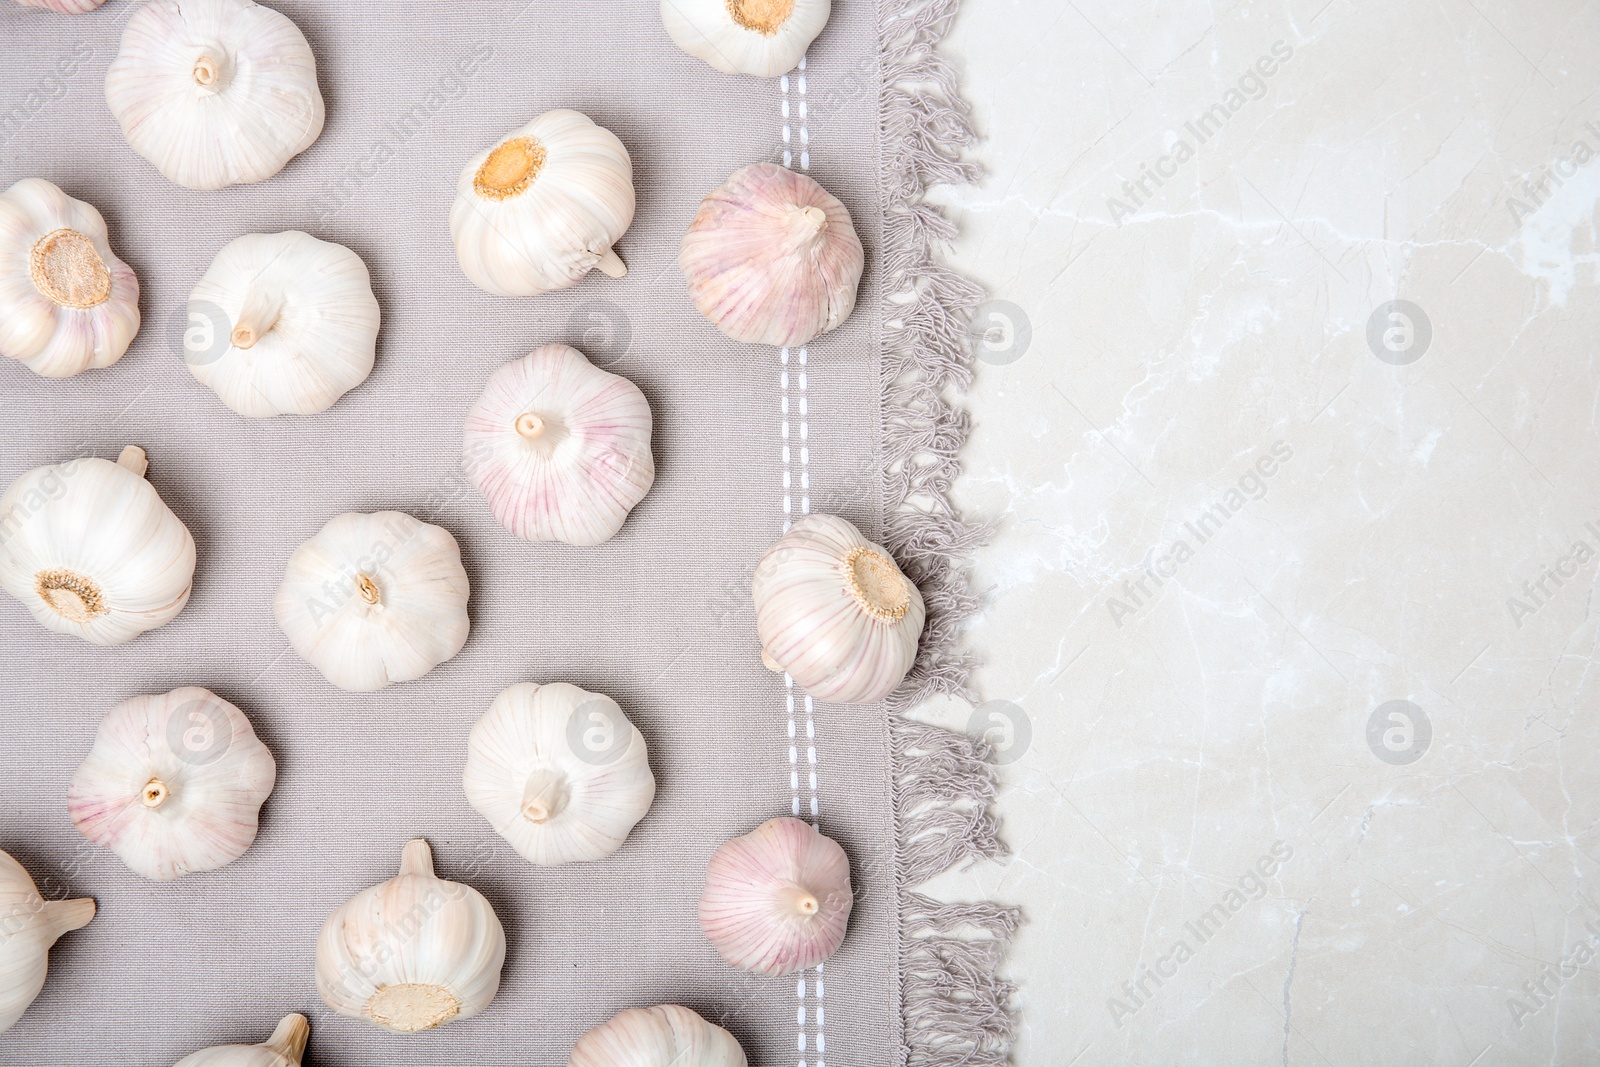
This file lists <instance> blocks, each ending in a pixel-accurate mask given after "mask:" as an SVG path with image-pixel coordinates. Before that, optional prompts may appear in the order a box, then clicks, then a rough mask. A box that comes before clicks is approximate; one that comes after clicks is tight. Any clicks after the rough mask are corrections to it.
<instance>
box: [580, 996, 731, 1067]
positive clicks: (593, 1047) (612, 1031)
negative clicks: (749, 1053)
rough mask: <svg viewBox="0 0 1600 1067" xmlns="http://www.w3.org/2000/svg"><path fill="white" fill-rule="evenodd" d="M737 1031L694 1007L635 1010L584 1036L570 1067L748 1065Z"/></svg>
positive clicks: (619, 1014)
mask: <svg viewBox="0 0 1600 1067" xmlns="http://www.w3.org/2000/svg"><path fill="white" fill-rule="evenodd" d="M747 1064H748V1061H747V1060H746V1059H745V1058H744V1050H743V1049H742V1048H740V1047H739V1042H737V1041H735V1040H734V1039H733V1035H732V1034H730V1033H728V1031H726V1030H724V1029H723V1028H722V1027H720V1026H716V1025H713V1024H712V1023H708V1022H706V1021H705V1020H704V1019H702V1018H701V1017H700V1016H699V1015H697V1014H695V1013H694V1012H692V1011H690V1010H689V1009H688V1008H680V1007H678V1006H677V1005H676V1004H662V1005H660V1006H658V1007H654V1008H629V1009H628V1010H627V1011H624V1012H619V1013H618V1014H616V1015H613V1016H612V1017H611V1019H610V1020H609V1021H607V1022H603V1023H601V1024H600V1025H599V1026H597V1027H595V1028H594V1029H593V1030H590V1031H589V1032H588V1033H586V1034H584V1035H583V1036H582V1037H580V1038H578V1043H577V1044H576V1045H574V1046H572V1056H571V1057H570V1058H569V1059H568V1060H567V1067H747Z"/></svg>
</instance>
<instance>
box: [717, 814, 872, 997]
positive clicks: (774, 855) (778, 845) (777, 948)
mask: <svg viewBox="0 0 1600 1067" xmlns="http://www.w3.org/2000/svg"><path fill="white" fill-rule="evenodd" d="M852 902H853V897H852V894H851V890H850V860H849V859H848V858H847V857H846V856H845V854H844V849H842V848H840V847H839V846H838V844H836V843H835V842H834V841H832V840H831V839H829V838H826V837H824V836H822V835H821V834H820V833H818V832H817V831H816V830H813V829H812V828H811V827H810V826H809V825H807V824H806V823H803V822H801V821H800V820H799V819H791V818H788V817H787V816H785V817H783V818H780V819H769V820H767V821H766V822H764V823H762V824H761V825H760V826H758V827H756V828H755V829H754V830H753V831H751V832H750V833H748V834H746V835H744V836H743V837H736V838H734V839H733V840H732V841H729V842H728V843H727V844H725V845H723V846H722V847H721V848H719V849H717V852H716V855H714V856H712V857H711V864H710V865H709V866H708V867H707V868H706V888H705V892H703V893H702V894H701V895H700V929H702V930H704V931H705V935H706V937H707V938H708V939H709V940H710V941H711V943H712V944H713V945H715V946H716V949H717V951H718V952H720V953H721V954H722V958H723V959H725V960H727V961H728V963H729V964H731V965H732V966H734V967H737V968H738V969H739V970H741V971H754V972H755V973H757V974H764V975H767V976H769V977H776V976H777V975H780V974H789V973H791V972H793V971H803V970H805V969H806V968H807V967H815V966H816V965H817V964H819V963H821V962H823V961H824V960H826V959H827V958H828V957H829V956H832V955H833V954H834V952H836V951H837V950H838V948H839V944H840V943H841V942H842V941H844V929H845V924H846V923H847V922H848V921H849V919H850V905H851V903H852Z"/></svg>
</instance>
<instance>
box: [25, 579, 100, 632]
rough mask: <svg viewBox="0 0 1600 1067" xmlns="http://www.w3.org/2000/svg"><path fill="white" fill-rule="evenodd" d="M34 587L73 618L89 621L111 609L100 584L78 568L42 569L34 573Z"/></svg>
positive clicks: (51, 604) (63, 613)
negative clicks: (72, 569)
mask: <svg viewBox="0 0 1600 1067" xmlns="http://www.w3.org/2000/svg"><path fill="white" fill-rule="evenodd" d="M33 588H34V591H35V592H37V593H38V594H39V598H40V599H41V600H43V601H44V602H45V603H46V604H49V605H50V606H51V607H52V608H54V609H55V610H56V611H58V612H59V613H60V614H61V616H62V617H63V618H65V619H70V620H71V621H73V622H90V621H92V620H94V619H98V618H99V617H100V616H102V615H104V614H106V612H107V611H108V610H109V609H107V607H106V602H105V596H104V594H103V593H102V592H101V591H100V587H99V586H98V585H96V584H95V583H94V580H93V579H91V578H86V577H84V576H83V575H81V574H79V573H77V572H76V571H69V570H63V569H60V568H57V569H53V570H47V571H40V572H39V573H38V574H36V575H34V579H33Z"/></svg>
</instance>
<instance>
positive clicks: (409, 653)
mask: <svg viewBox="0 0 1600 1067" xmlns="http://www.w3.org/2000/svg"><path fill="white" fill-rule="evenodd" d="M468 594H469V590H468V587H467V571H466V568H465V567H463V566H462V565H461V549H460V548H459V547H457V545H456V539H455V538H454V537H452V536H450V533H449V531H447V530H441V529H440V528H439V527H437V526H430V525H428V524H427V523H425V522H421V521H419V520H417V519H414V518H412V517H411V516H410V515H404V514H401V513H400V512H398V511H380V512H376V513H375V514H372V515H358V514H354V513H351V514H348V515H339V516H336V517H334V518H333V519H331V520H329V522H328V524H327V525H326V526H324V527H323V528H322V529H321V531H320V532H318V534H317V535H316V536H315V537H313V538H312V539H311V540H309V541H307V542H306V543H305V544H303V545H301V546H300V547H299V548H297V549H295V552H294V555H293V556H290V557H289V567H288V569H287V571H285V573H284V576H283V584H282V585H280V586H279V587H278V594H277V597H276V598H275V599H274V601H273V612H274V614H275V615H276V616H277V618H278V625H279V626H280V627H282V628H283V632H284V633H285V634H287V635H288V638H289V643H290V644H291V645H293V646H294V650H295V651H296V652H298V653H299V654H300V656H301V658H303V659H304V660H305V661H306V662H307V663H310V664H311V665H312V666H313V667H315V668H317V670H319V671H321V672H322V674H323V676H324V677H325V678H327V679H328V681H330V682H332V683H333V684H334V685H336V686H338V687H339V688H341V689H348V690H351V691H352V692H357V693H365V692H370V691H372V690H374V689H382V688H383V687H384V686H386V685H389V684H390V683H392V682H409V681H411V680H412V679H415V678H421V677H422V676H423V675H424V674H427V673H428V672H429V671H431V670H433V668H435V667H437V666H438V665H439V664H441V663H443V662H444V661H445V660H447V659H449V658H450V657H452V656H454V655H455V654H456V653H457V652H460V651H461V646H462V645H464V644H466V643H467V596H468Z"/></svg>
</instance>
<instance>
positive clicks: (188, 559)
mask: <svg viewBox="0 0 1600 1067" xmlns="http://www.w3.org/2000/svg"><path fill="white" fill-rule="evenodd" d="M146 466H147V462H146V460H145V455H144V452H143V450H141V449H139V448H136V447H134V446H133V445H129V446H128V447H127V448H124V449H123V450H122V455H121V456H119V457H118V458H117V462H115V463H112V462H110V461H108V460H103V459H96V458H93V457H85V458H82V459H71V460H67V461H66V462H65V463H57V464H53V465H51V466H48V467H36V468H34V469H33V470H31V471H29V472H28V473H26V474H24V475H22V477H20V478H18V479H17V480H16V481H14V482H12V483H11V488H10V489H7V490H6V493H5V495H4V496H0V588H3V589H5V591H6V592H8V593H10V594H11V595H12V596H14V597H16V598H17V599H18V600H20V601H22V603H23V604H24V605H25V606H26V607H27V608H28V610H29V611H31V612H33V617H34V618H35V619H37V620H39V622H40V624H41V625H43V626H44V627H45V628H46V629H50V630H54V631H56V632H57V633H63V634H72V635H74V636H77V637H81V638H83V639H84V640H85V641H90V642H93V643H94V644H97V645H120V644H122V643H123V642H124V641H131V640H133V639H134V638H135V637H137V636H138V635H140V634H142V633H144V632H145V631H146V630H154V629H155V628H156V627H158V626H162V625H164V624H166V623H168V622H170V621H172V619H173V618H175V617H176V616H177V614H178V612H180V611H182V610H183V606H184V605H185V604H187V603H188V602H189V588H190V586H191V584H192V583H193V581H194V561H195V553H194V538H192V537H190V536H189V530H188V528H187V527H185V526H184V525H183V522H182V521H181V520H180V519H179V518H178V517H177V516H176V515H174V514H173V513H172V511H171V510H170V509H169V508H168V507H167V506H166V505H165V504H163V503H162V502H161V497H160V496H158V495H157V494H156V491H155V489H154V488H153V487H152V486H151V485H150V483H149V482H147V481H145V480H144V473H145V469H146Z"/></svg>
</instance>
